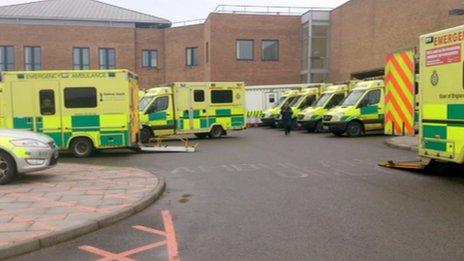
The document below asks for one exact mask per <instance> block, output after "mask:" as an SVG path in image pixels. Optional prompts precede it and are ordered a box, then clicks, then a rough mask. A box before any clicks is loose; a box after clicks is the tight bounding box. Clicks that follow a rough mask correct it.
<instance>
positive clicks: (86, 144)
mask: <svg viewBox="0 0 464 261" xmlns="http://www.w3.org/2000/svg"><path fill="white" fill-rule="evenodd" d="M71 152H72V154H73V155H74V157H76V158H87V157H89V156H90V155H92V153H93V152H94V147H93V143H92V141H91V140H90V139H88V138H77V139H75V140H73V141H72V143H71Z"/></svg>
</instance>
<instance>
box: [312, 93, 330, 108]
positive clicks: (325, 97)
mask: <svg viewBox="0 0 464 261" xmlns="http://www.w3.org/2000/svg"><path fill="white" fill-rule="evenodd" d="M331 96H332V94H331V93H326V94H324V95H322V96H321V98H319V100H318V101H317V102H316V104H315V105H314V107H323V106H324V105H325V104H326V103H327V101H328V100H329V99H330V97H331Z"/></svg>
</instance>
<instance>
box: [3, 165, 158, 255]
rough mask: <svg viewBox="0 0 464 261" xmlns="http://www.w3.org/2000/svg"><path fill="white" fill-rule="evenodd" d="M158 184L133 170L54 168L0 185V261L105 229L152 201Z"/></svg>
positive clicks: (147, 173)
mask: <svg viewBox="0 0 464 261" xmlns="http://www.w3.org/2000/svg"><path fill="white" fill-rule="evenodd" d="M164 187H165V183H164V180H163V179H162V178H159V177H157V176H155V175H154V174H152V173H150V172H147V171H143V170H140V169H135V168H114V167H101V166H92V165H77V164H59V165H58V166H56V167H55V168H52V169H50V170H46V171H41V172H38V173H32V174H28V175H24V176H22V177H21V178H20V179H19V180H18V181H16V182H14V183H13V184H10V185H6V186H0V260H1V259H4V258H8V257H12V256H16V255H20V254H24V253H27V252H31V251H35V250H38V249H40V248H43V247H48V246H51V245H54V244H58V243H60V242H63V241H66V240H70V239H72V238H75V237H78V236H81V235H83V234H86V233H89V232H92V231H95V230H97V229H100V228H102V227H105V226H108V225H111V224H113V223H115V222H117V221H119V220H122V219H124V218H127V217H129V216H131V215H133V214H135V213H137V212H139V211H141V210H143V209H144V208H146V207H147V206H149V205H150V204H151V203H152V202H153V201H155V200H156V199H157V198H158V197H159V196H160V195H161V194H162V192H163V190H164Z"/></svg>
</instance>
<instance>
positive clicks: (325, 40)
mask: <svg viewBox="0 0 464 261" xmlns="http://www.w3.org/2000/svg"><path fill="white" fill-rule="evenodd" d="M311 32H312V33H311V69H328V68H329V64H328V57H329V26H328V25H312V29H311Z"/></svg>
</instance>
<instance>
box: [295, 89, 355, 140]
mask: <svg viewBox="0 0 464 261" xmlns="http://www.w3.org/2000/svg"><path fill="white" fill-rule="evenodd" d="M349 91H350V88H349V85H347V84H339V85H332V86H329V87H328V88H327V89H326V90H325V91H324V92H323V93H322V94H321V97H320V98H319V99H318V100H317V101H316V102H315V103H314V104H313V105H312V106H311V107H308V108H306V109H305V110H303V111H302V112H301V113H299V114H298V115H297V121H298V125H299V126H300V127H302V128H304V129H306V130H307V131H308V132H314V131H316V132H323V131H324V130H323V126H322V117H323V116H324V114H326V113H327V112H328V111H329V110H330V109H332V108H334V107H336V106H338V105H340V103H341V102H342V101H343V100H344V99H345V97H346V96H347V95H348V92H349Z"/></svg>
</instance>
